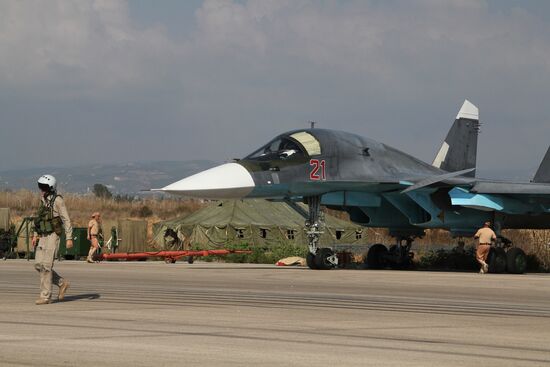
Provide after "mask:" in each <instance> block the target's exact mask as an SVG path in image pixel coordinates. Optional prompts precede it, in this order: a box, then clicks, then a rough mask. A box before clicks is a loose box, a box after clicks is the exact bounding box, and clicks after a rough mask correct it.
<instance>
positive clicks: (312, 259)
mask: <svg viewBox="0 0 550 367" xmlns="http://www.w3.org/2000/svg"><path fill="white" fill-rule="evenodd" d="M306 264H307V266H308V268H310V269H313V270H318V268H317V264H315V255H313V254H312V253H311V252H309V251H308V253H307V255H306Z"/></svg>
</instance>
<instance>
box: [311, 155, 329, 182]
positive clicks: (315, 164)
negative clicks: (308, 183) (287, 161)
mask: <svg viewBox="0 0 550 367" xmlns="http://www.w3.org/2000/svg"><path fill="white" fill-rule="evenodd" d="M309 165H310V166H311V172H310V173H309V179H310V180H315V181H319V180H326V179H327V176H326V163H325V160H324V159H323V160H321V161H319V160H318V159H311V160H310V161H309ZM319 169H321V174H320V175H319Z"/></svg>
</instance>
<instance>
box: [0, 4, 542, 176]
mask: <svg viewBox="0 0 550 367" xmlns="http://www.w3.org/2000/svg"><path fill="white" fill-rule="evenodd" d="M464 98H468V99H470V100H471V101H472V102H473V103H475V104H476V105H478V106H479V108H480V116H481V122H482V124H483V125H482V133H481V136H480V147H479V155H478V166H479V167H480V168H484V169H488V168H495V169H506V168H517V167H523V168H529V169H530V170H531V171H532V173H534V170H535V169H536V167H537V166H538V164H539V161H540V160H541V159H542V157H543V155H544V153H545V152H546V149H547V147H548V144H549V143H550V1H512V0H507V1H506V0H497V1H465V0H460V1H440V0H419V1H394V0H377V1H365V0H358V1H352V0H349V1H344V0H342V1H336V0H334V1H313V0H304V1H301V0H274V1H236V0H234V1H230V0H206V1H198V0H192V1H179V0H178V1H176V0H170V1H143V0H142V1H129V2H125V1H121V2H116V1H113V0H104V1H68V0H59V1H55V0H47V1H9V0H3V1H0V127H1V130H0V157H1V158H0V170H5V169H12V168H26V167H36V166H41V165H48V166H67V165H79V164H85V163H107V162H125V161H144V160H146V161H153V160H189V159H211V160H215V161H220V162H221V161H225V160H228V159H231V158H233V157H242V156H244V155H246V154H247V153H250V152H251V151H253V150H254V149H255V148H256V147H258V146H259V145H261V144H263V143H265V142H267V141H268V140H269V139H270V138H271V137H272V136H274V135H275V134H278V133H281V132H284V131H286V130H290V129H295V128H300V127H306V126H308V125H307V121H308V120H315V121H317V122H318V126H320V127H323V128H333V129H340V130H347V131H351V132H355V133H358V134H360V135H364V136H367V137H369V138H373V139H376V140H379V141H382V142H384V143H387V144H389V145H392V146H395V147H397V148H399V149H401V150H403V151H405V152H408V153H411V154H413V155H415V156H417V157H418V158H420V159H423V160H426V161H429V162H431V161H432V159H433V157H434V156H435V154H436V152H437V150H438V148H439V146H440V144H441V141H442V139H443V138H444V136H445V134H446V133H447V130H448V129H449V127H450V125H451V123H452V121H453V120H454V117H455V115H456V113H457V111H458V109H459V107H460V105H461V104H462V102H463V100H464Z"/></svg>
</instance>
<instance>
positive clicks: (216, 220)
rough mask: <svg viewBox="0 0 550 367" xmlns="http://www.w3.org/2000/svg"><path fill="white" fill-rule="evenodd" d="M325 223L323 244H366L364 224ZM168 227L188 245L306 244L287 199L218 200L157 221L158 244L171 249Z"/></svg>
mask: <svg viewBox="0 0 550 367" xmlns="http://www.w3.org/2000/svg"><path fill="white" fill-rule="evenodd" d="M304 208H305V209H306V210H307V207H305V206H304ZM325 222H326V228H325V230H324V232H325V233H324V234H323V235H322V237H321V246H329V245H332V244H334V243H336V244H354V245H358V244H365V243H366V240H367V239H366V236H365V232H363V229H362V227H361V226H358V225H355V224H353V223H351V222H348V221H345V220H341V219H338V218H335V217H332V216H329V215H327V216H326V218H325ZM168 229H171V230H173V231H175V232H176V233H177V235H178V237H179V239H180V240H182V241H183V243H184V244H185V248H201V249H215V248H220V247H224V246H227V245H232V244H247V245H249V246H262V247H271V246H274V245H280V244H292V245H296V246H302V245H303V246H305V245H307V236H306V234H305V232H304V218H303V217H302V216H301V215H300V214H298V213H297V212H296V211H295V210H294V209H292V207H290V206H289V205H288V204H286V203H284V202H270V201H267V200H262V199H247V200H227V201H221V202H216V203H213V204H212V205H210V206H208V207H206V208H204V209H201V210H199V211H197V212H195V213H193V214H190V215H188V216H186V217H181V218H176V219H171V220H166V221H163V222H159V223H156V224H155V225H154V227H153V242H154V244H155V245H156V247H158V248H166V249H172V246H170V245H167V244H166V241H165V238H164V237H165V233H166V230H168Z"/></svg>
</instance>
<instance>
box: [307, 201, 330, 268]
mask: <svg viewBox="0 0 550 367" xmlns="http://www.w3.org/2000/svg"><path fill="white" fill-rule="evenodd" d="M305 202H306V203H307V205H308V207H309V215H308V219H307V220H306V234H307V238H308V250H309V251H308V254H307V256H306V263H307V266H308V267H309V268H310V269H316V270H329V269H332V268H335V267H337V266H338V257H337V256H336V254H335V253H334V251H332V249H330V248H328V247H323V248H319V247H318V245H319V241H320V239H321V235H322V234H323V233H324V232H323V228H324V220H323V218H321V197H320V196H309V197H306V198H305Z"/></svg>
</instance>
